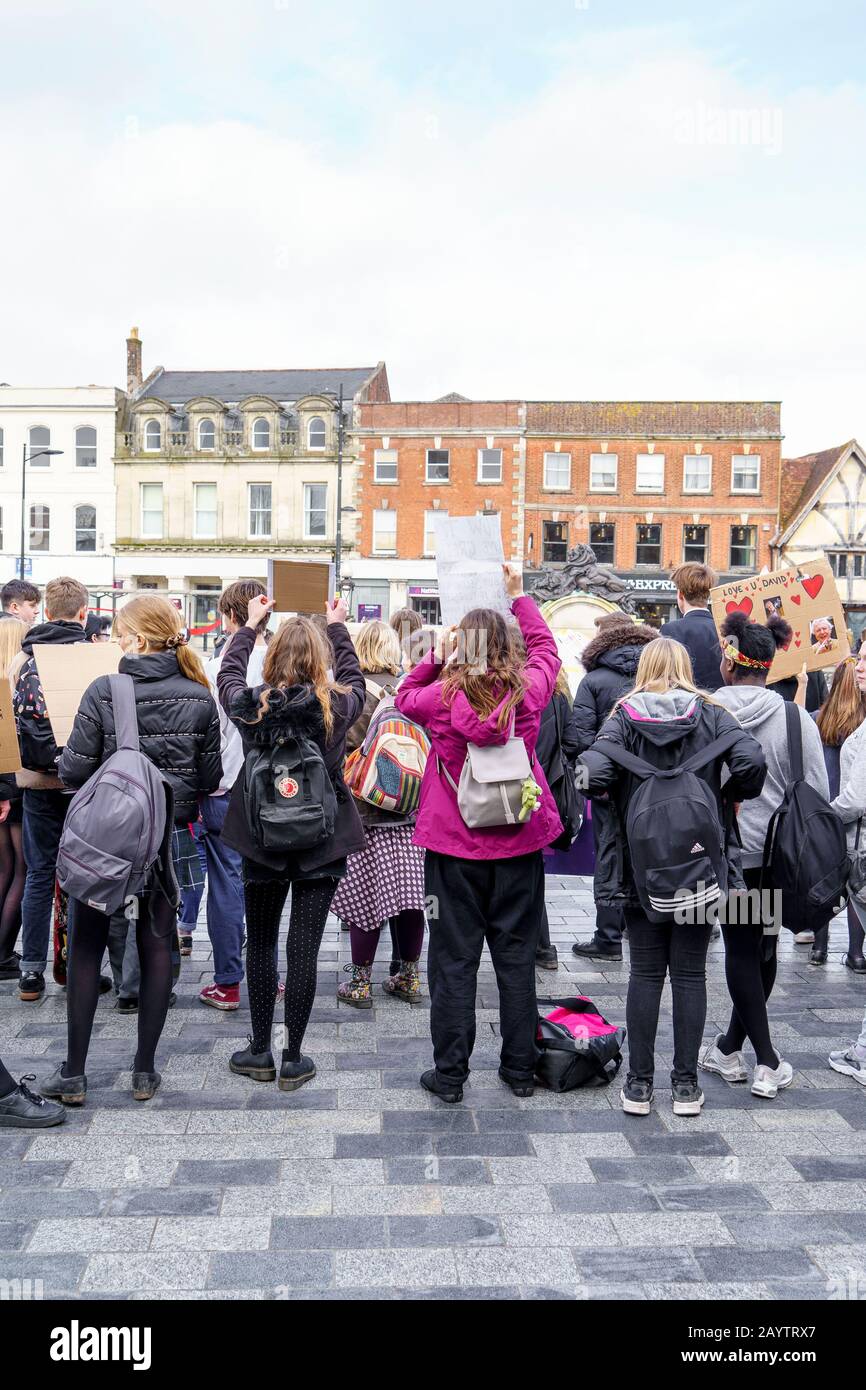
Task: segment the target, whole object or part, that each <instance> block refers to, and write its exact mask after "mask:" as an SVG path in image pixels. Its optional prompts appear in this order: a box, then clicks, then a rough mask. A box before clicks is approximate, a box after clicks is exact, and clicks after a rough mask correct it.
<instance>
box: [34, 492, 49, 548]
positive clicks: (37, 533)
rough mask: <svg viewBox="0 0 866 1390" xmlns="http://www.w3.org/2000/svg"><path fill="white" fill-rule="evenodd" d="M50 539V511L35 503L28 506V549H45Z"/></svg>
mask: <svg viewBox="0 0 866 1390" xmlns="http://www.w3.org/2000/svg"><path fill="white" fill-rule="evenodd" d="M50 540H51V512H50V510H49V508H48V507H43V506H42V505H41V503H38V502H37V503H36V505H35V506H33V507H31V508H30V549H31V550H47V549H48V548H49V544H50Z"/></svg>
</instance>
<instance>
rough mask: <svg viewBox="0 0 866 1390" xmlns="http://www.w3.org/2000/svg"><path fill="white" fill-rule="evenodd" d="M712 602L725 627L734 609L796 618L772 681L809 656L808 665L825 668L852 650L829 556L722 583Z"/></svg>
mask: <svg viewBox="0 0 866 1390" xmlns="http://www.w3.org/2000/svg"><path fill="white" fill-rule="evenodd" d="M710 607H711V610H712V614H713V620H714V622H715V624H716V627H717V628H718V629H719V630H721V626H722V623H723V622H724V620H725V618H726V617H727V615H728V614H729V613H734V612H740V613H745V614H746V616H747V617H748V618H750V619H751V621H752V622H755V623H766V622H767V619H768V618H770V617H771V616H772V615H773V614H774V613H777V614H778V615H779V616H780V617H782V618H784V619H785V622H786V623H789V624H790V626H791V629H792V635H791V639H790V641H789V642H788V644H787V645H786V646H785V647H783V648H781V649H780V650H779V651H777V653H776V656H775V659H774V661H773V666H772V669H771V671H770V675H769V677H768V680H769V682H773V681H780V680H785V679H786V677H788V676H796V675H797V673H798V672H799V671H800V670H802V667H803V663H804V662H805V663H806V669H807V670H808V671H820V670H821V669H822V668H823V667H825V666H838V664H839V662H840V661H843V660H844V659H845V657H846V656H847V655H848V652H849V648H848V635H847V632H846V627H845V614H844V611H843V608H842V600H841V598H840V597H839V591H838V589H837V588H836V581H835V579H834V577H833V572H832V570H831V569H830V566H829V564H828V563H827V561H826V559H824V558H823V557H816V558H815V559H814V560H803V561H802V562H801V563H800V564H799V565H789V566H788V567H787V568H786V569H781V570H774V571H773V572H772V573H765V574H756V575H753V576H751V578H749V579H737V580H734V581H733V582H732V583H731V584H721V585H720V586H719V587H718V588H717V589H713V590H712V591H711V593H710Z"/></svg>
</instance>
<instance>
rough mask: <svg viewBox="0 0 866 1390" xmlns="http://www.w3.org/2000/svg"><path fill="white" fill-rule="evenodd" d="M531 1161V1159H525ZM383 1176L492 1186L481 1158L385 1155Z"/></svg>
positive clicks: (389, 1179) (401, 1180)
mask: <svg viewBox="0 0 866 1390" xmlns="http://www.w3.org/2000/svg"><path fill="white" fill-rule="evenodd" d="M528 1161H529V1162H532V1161H533V1160H528ZM385 1178H386V1181H387V1182H389V1183H401V1184H411V1183H428V1182H429V1183H443V1184H444V1183H447V1184H449V1185H450V1186H454V1185H456V1184H458V1183H461V1184H463V1183H465V1184H466V1185H467V1186H479V1185H483V1186H486V1187H488V1188H489V1187H490V1186H492V1183H493V1179H492V1178H491V1176H490V1171H489V1169H488V1166H487V1164H486V1163H485V1161H484V1159H483V1158H440V1157H439V1156H438V1154H436V1155H434V1156H433V1157H432V1159H425V1158H386V1159H385Z"/></svg>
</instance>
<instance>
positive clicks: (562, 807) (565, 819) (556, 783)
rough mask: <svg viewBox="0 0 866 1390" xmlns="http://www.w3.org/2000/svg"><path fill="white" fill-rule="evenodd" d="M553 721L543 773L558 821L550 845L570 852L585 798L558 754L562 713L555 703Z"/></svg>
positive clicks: (565, 760)
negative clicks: (552, 738)
mask: <svg viewBox="0 0 866 1390" xmlns="http://www.w3.org/2000/svg"><path fill="white" fill-rule="evenodd" d="M553 717H554V720H555V724H556V747H555V748H554V751H553V757H552V759H551V762H550V767H549V768H545V769H544V775H545V777H546V779H547V785H548V787H549V788H550V793H551V795H552V797H553V800H554V802H555V803H556V809H557V812H558V813H559V819H560V820H561V821H562V834H561V835H560V836H559V838H558V839H557V840H554V841H553V844H552V845H551V848H552V849H560V850H566V849H570V848H571V846H572V844H573V843H574V841H575V840H576V839H577V837H578V835H579V834H580V830H581V826H582V825H583V822H584V819H585V817H586V797H585V796H584V794H583V792H582V791H580V790H579V789H578V785H577V772H576V770H575V768H574V766H573V765H572V764H571V763H570V762H569V761H568V758H567V757H566V756H565V754H564V753H563V751H562V737H563V734H564V732H565V730H564V729H563V727H562V712H561V709H560V705H559V701H558V700H555V701H554V704H553Z"/></svg>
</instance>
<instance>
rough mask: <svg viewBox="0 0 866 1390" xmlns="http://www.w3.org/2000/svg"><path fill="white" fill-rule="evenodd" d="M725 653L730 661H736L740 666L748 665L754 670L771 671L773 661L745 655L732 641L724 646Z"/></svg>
mask: <svg viewBox="0 0 866 1390" xmlns="http://www.w3.org/2000/svg"><path fill="white" fill-rule="evenodd" d="M724 654H725V656H726V657H727V658H728V661H734V662H736V664H737V665H738V666H748V667H750V668H751V670H753V671H769V669H770V667H771V666H772V664H773V663H772V661H756V660H755V659H754V657H751V656H744V655H743V653H742V652H741V651H740V650H739V648H738V647H734V646H732V645H731V644H730V643H729V644H728V646H726V647H725V648H724Z"/></svg>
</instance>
